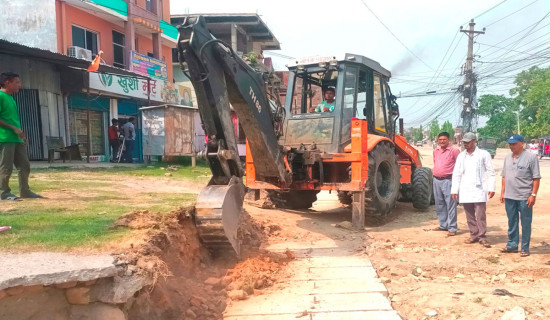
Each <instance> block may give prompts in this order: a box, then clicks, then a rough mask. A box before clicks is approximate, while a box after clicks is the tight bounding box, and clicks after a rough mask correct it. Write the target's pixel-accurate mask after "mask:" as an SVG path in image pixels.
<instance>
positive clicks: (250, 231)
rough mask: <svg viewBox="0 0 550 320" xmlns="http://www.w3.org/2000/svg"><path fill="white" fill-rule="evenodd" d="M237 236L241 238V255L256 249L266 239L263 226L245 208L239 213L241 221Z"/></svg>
mask: <svg viewBox="0 0 550 320" xmlns="http://www.w3.org/2000/svg"><path fill="white" fill-rule="evenodd" d="M240 226H241V227H240V229H239V234H238V237H239V239H240V240H241V250H242V251H243V256H247V255H249V254H250V253H249V252H254V251H256V250H257V249H258V248H259V247H260V245H261V244H262V242H263V241H264V240H265V239H266V233H265V230H264V226H263V225H262V224H260V223H259V222H257V221H256V220H254V219H252V217H250V215H249V214H248V212H246V210H243V212H242V213H241V223H240Z"/></svg>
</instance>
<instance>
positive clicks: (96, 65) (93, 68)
mask: <svg viewBox="0 0 550 320" xmlns="http://www.w3.org/2000/svg"><path fill="white" fill-rule="evenodd" d="M101 54H103V51H101V50H99V52H98V53H97V55H96V56H95V59H94V61H92V63H91V64H90V67H88V72H94V71H97V70H98V69H99V61H101Z"/></svg>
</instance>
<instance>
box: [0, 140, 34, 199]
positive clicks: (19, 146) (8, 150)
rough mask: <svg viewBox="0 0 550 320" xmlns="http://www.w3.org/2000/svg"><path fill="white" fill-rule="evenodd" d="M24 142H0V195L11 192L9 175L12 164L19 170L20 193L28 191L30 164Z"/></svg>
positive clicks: (11, 170) (4, 195) (3, 196)
mask: <svg viewBox="0 0 550 320" xmlns="http://www.w3.org/2000/svg"><path fill="white" fill-rule="evenodd" d="M26 149H27V148H26V146H25V144H24V143H11V142H0V192H1V193H0V197H1V198H2V199H3V198H5V197H6V196H7V195H9V194H10V193H11V189H10V177H11V174H12V172H13V166H15V167H16V168H17V170H18V171H19V191H20V193H21V195H24V194H26V193H29V192H30V188H29V174H30V172H31V164H30V162H29V158H28V157H27V150H26Z"/></svg>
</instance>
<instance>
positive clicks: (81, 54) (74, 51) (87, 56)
mask: <svg viewBox="0 0 550 320" xmlns="http://www.w3.org/2000/svg"><path fill="white" fill-rule="evenodd" d="M67 55H68V56H69V57H73V58H78V59H84V60H88V61H92V51H90V50H88V49H84V48H81V47H77V46H71V47H69V48H68V49H67Z"/></svg>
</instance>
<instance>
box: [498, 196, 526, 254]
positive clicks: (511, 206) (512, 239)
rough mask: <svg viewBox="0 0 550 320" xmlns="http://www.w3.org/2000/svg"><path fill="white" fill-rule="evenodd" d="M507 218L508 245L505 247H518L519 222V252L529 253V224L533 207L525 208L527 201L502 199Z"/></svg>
mask: <svg viewBox="0 0 550 320" xmlns="http://www.w3.org/2000/svg"><path fill="white" fill-rule="evenodd" d="M504 207H505V208H506V215H507V216H508V243H507V244H506V247H507V248H509V249H516V248H517V247H518V246H519V222H520V221H521V251H525V252H529V242H531V222H532V221H533V207H531V208H529V207H528V206H527V200H513V199H504Z"/></svg>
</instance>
